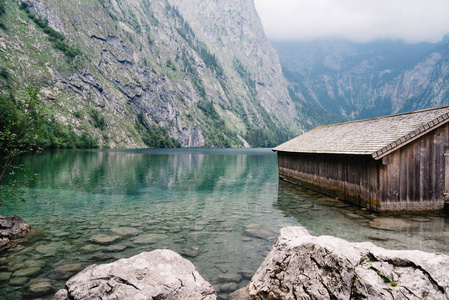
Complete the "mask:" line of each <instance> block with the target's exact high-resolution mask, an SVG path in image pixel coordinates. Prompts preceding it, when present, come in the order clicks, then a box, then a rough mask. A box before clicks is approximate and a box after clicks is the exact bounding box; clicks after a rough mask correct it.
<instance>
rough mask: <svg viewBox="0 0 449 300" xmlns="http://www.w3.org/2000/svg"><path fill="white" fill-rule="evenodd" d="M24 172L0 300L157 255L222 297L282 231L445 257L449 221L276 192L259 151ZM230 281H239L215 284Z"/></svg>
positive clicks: (72, 156) (90, 158) (98, 161)
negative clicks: (100, 266) (95, 267)
mask: <svg viewBox="0 0 449 300" xmlns="http://www.w3.org/2000/svg"><path fill="white" fill-rule="evenodd" d="M24 160H25V163H26V164H27V165H30V166H31V168H32V172H38V173H40V175H41V176H40V177H41V179H40V181H39V182H38V183H37V184H36V185H35V186H34V187H33V188H32V189H31V190H30V191H29V195H30V200H28V201H27V203H17V204H14V205H13V206H11V207H8V208H3V207H2V208H0V214H3V215H12V214H17V215H20V216H21V217H22V218H23V219H24V220H25V221H26V222H27V223H28V224H30V225H32V226H33V227H34V228H35V230H34V231H33V233H32V234H30V235H29V237H27V238H26V239H25V240H24V241H22V242H21V243H19V244H17V245H16V246H14V247H12V248H10V249H9V250H7V251H4V252H2V253H0V298H1V299H20V298H25V297H35V296H37V294H36V293H35V292H34V293H33V292H32V291H31V290H30V286H33V285H34V286H35V285H36V284H37V283H40V284H43V285H46V286H52V287H53V288H54V291H57V290H58V289H60V288H62V287H63V286H64V283H65V281H66V280H67V279H68V278H69V277H70V276H71V275H73V274H75V273H76V272H77V271H79V270H80V269H82V268H84V267H87V266H88V265H90V264H92V263H107V262H111V261H114V260H116V259H119V258H122V257H130V256H133V255H136V254H138V253H141V252H143V251H152V250H155V249H160V248H168V249H171V250H174V251H176V252H178V253H181V254H182V255H183V256H184V257H186V258H187V259H189V260H190V261H192V262H193V263H194V265H195V266H196V267H197V269H198V270H199V272H200V274H201V275H202V276H203V277H205V279H206V280H208V281H209V282H211V283H212V284H213V285H214V286H215V287H216V288H217V290H219V291H220V294H219V295H220V296H221V297H226V295H227V294H228V292H230V291H232V290H233V289H238V288H239V287H243V286H245V285H246V284H247V283H248V280H249V278H248V277H249V275H251V273H253V272H254V271H256V270H257V268H258V267H259V265H260V264H261V262H262V261H263V259H264V257H265V256H266V254H267V253H268V251H269V250H270V248H271V245H272V242H273V240H274V238H275V236H276V234H277V232H278V231H279V229H280V228H282V227H284V226H289V225H296V226H305V227H306V228H307V229H309V231H310V232H311V233H312V234H315V235H334V236H338V237H342V238H345V239H347V240H350V241H372V242H374V243H375V244H377V245H379V246H382V247H386V248H395V249H421V250H425V251H431V252H443V253H446V254H449V249H448V248H447V246H446V245H448V244H449V219H448V218H447V217H444V216H420V217H402V218H391V217H388V218H386V217H385V216H378V215H375V214H372V213H369V212H366V211H363V210H360V209H359V208H357V207H353V206H350V205H347V204H345V203H342V202H340V201H337V200H335V199H332V198H328V197H326V196H323V195H320V194H317V193H314V192H312V191H309V190H305V189H302V188H300V187H298V186H294V185H292V184H289V183H286V182H279V180H278V173H277V160H276V154H275V153H273V152H271V150H269V149H251V150H244V149H226V150H220V149H194V150H192V149H182V150H121V151H113V150H110V151H57V152H46V153H43V154H40V155H37V156H30V157H26V158H25V159H24ZM33 194H38V195H39V196H38V197H37V198H31V195H33ZM104 235H106V238H107V239H109V240H111V241H108V242H106V241H101V237H103V238H105V236H104ZM239 273H240V274H242V275H243V276H242V277H243V278H242V279H241V280H239V281H237V280H238V279H237V280H234V282H229V281H226V280H225V279H223V278H220V275H223V274H239ZM235 281H237V282H235ZM53 294H54V293H50V294H47V295H43V298H47V299H51V297H52V296H53Z"/></svg>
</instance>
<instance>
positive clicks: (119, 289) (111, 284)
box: [53, 250, 216, 300]
mask: <svg viewBox="0 0 449 300" xmlns="http://www.w3.org/2000/svg"><path fill="white" fill-rule="evenodd" d="M65 286H66V290H65V291H64V290H60V291H58V292H57V294H56V295H55V297H54V298H53V299H58V300H67V299H73V300H76V299H203V300H212V299H216V293H215V290H214V289H213V287H212V286H211V285H210V283H208V282H207V281H205V280H204V279H203V278H202V277H201V275H200V274H199V273H198V271H197V270H196V269H195V266H194V265H193V264H192V263H191V262H190V261H188V260H186V259H184V258H182V257H181V256H180V255H179V254H177V253H175V252H173V251H171V250H155V251H152V252H143V253H141V254H139V255H136V256H133V257H131V258H126V259H125V258H123V259H120V260H118V261H115V262H113V263H110V264H104V265H95V264H94V265H91V266H89V267H87V268H86V269H84V270H83V271H81V272H80V273H78V274H77V275H75V276H73V277H72V278H70V279H69V280H68V281H67V282H66V285H65Z"/></svg>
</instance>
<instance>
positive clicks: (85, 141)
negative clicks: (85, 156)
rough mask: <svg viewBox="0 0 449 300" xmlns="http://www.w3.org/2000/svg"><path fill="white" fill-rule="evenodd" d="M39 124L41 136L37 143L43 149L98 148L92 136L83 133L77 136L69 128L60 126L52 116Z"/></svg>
mask: <svg viewBox="0 0 449 300" xmlns="http://www.w3.org/2000/svg"><path fill="white" fill-rule="evenodd" d="M41 123H42V124H41V129H42V136H41V138H40V139H39V141H38V142H39V145H40V147H42V148H44V149H59V148H77V149H94V148H98V147H99V146H98V144H97V139H96V138H94V137H93V136H92V134H90V133H88V132H86V131H84V132H82V133H81V134H80V135H78V134H76V133H75V131H74V130H73V128H72V127H71V126H64V125H62V124H61V123H59V122H58V121H57V120H56V118H55V117H54V116H49V117H48V118H45V119H43V120H41Z"/></svg>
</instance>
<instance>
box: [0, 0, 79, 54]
mask: <svg viewBox="0 0 449 300" xmlns="http://www.w3.org/2000/svg"><path fill="white" fill-rule="evenodd" d="M0 1H1V0H0ZM21 8H22V10H24V11H25V12H26V13H27V15H28V17H29V18H30V19H31V20H33V21H34V23H36V25H37V26H39V27H40V28H41V29H42V30H43V32H44V33H46V34H47V35H48V40H49V41H50V42H52V43H53V47H55V48H56V49H58V50H60V51H62V52H63V53H64V54H65V56H66V57H67V58H68V59H69V60H73V59H74V58H75V57H76V56H78V55H80V54H81V50H80V49H79V48H78V47H73V46H70V45H69V44H67V43H66V42H65V41H64V40H65V36H64V35H63V34H62V33H59V32H57V31H56V30H54V29H53V28H51V27H50V26H48V20H47V19H45V18H44V17H41V16H36V15H35V14H33V13H31V12H30V10H29V9H28V5H27V4H26V3H25V2H22V4H21Z"/></svg>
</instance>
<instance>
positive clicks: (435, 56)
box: [272, 36, 449, 120]
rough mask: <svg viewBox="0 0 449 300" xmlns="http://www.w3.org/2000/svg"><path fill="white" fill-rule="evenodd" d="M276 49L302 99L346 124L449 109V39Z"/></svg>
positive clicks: (318, 43)
mask: <svg viewBox="0 0 449 300" xmlns="http://www.w3.org/2000/svg"><path fill="white" fill-rule="evenodd" d="M272 44H273V46H274V48H275V49H276V51H277V52H278V54H279V57H280V60H281V65H282V67H283V70H284V75H285V76H286V78H287V79H288V81H289V84H290V89H292V90H294V94H295V95H296V97H297V99H300V101H302V102H304V103H313V104H317V105H319V106H320V107H322V108H323V109H325V110H327V111H329V112H331V113H333V114H335V115H341V116H343V117H344V119H346V120H353V119H364V118H371V117H377V116H381V115H388V114H394V113H399V112H405V111H411V110H417V109H422V108H429V107H435V106H440V105H444V104H449V36H446V37H445V39H443V41H442V42H441V43H439V44H431V43H420V44H414V45H409V44H405V43H404V42H401V41H375V42H371V43H367V44H356V43H352V42H348V41H342V40H327V41H310V42H276V41H272Z"/></svg>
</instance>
